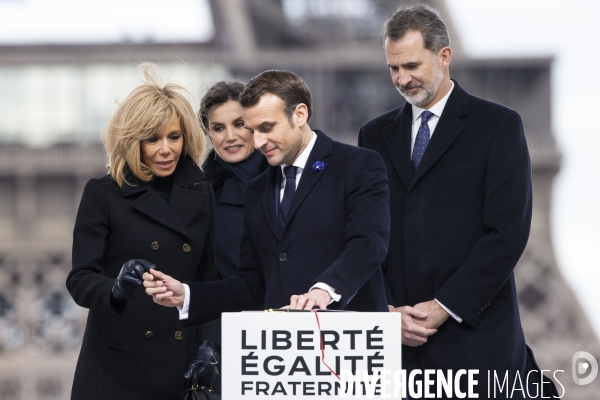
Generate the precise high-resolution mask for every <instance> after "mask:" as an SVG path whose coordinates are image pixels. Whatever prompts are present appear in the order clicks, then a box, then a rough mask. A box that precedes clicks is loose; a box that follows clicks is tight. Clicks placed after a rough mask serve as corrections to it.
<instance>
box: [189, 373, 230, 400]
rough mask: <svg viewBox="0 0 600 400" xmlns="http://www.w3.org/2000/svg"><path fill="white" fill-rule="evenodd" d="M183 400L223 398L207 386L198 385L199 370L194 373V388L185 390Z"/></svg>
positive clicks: (215, 399)
mask: <svg viewBox="0 0 600 400" xmlns="http://www.w3.org/2000/svg"><path fill="white" fill-rule="evenodd" d="M181 400H221V396H220V395H218V394H216V393H215V392H213V391H212V389H211V388H207V387H206V386H198V372H196V373H194V378H193V383H192V388H191V389H188V390H186V391H185V392H183V396H182V397H181Z"/></svg>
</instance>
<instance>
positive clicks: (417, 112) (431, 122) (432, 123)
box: [410, 81, 454, 154]
mask: <svg viewBox="0 0 600 400" xmlns="http://www.w3.org/2000/svg"><path fill="white" fill-rule="evenodd" d="M450 83H452V87H450V90H449V91H448V93H446V95H445V96H444V97H442V99H441V100H440V101H438V102H437V103H435V104H434V105H433V106H432V107H431V108H430V109H429V110H428V111H430V112H432V113H433V115H432V116H431V117H429V119H428V120H427V125H428V126H429V135H430V136H429V138H430V139H431V136H433V131H434V130H435V127H436V126H437V124H438V121H439V120H440V117H441V116H442V112H443V111H444V108H445V107H446V103H447V102H448V97H450V93H452V89H454V82H452V81H450ZM411 106H412V134H411V140H410V153H411V154H412V150H413V147H415V140H416V139H417V132H419V127H420V126H421V114H422V113H423V111H425V109H424V108H420V107H417V106H415V105H411Z"/></svg>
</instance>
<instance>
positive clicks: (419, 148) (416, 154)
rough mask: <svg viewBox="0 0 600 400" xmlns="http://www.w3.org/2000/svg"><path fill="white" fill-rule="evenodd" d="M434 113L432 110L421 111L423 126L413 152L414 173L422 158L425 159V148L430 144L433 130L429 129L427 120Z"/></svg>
mask: <svg viewBox="0 0 600 400" xmlns="http://www.w3.org/2000/svg"><path fill="white" fill-rule="evenodd" d="M433 115H434V114H433V113H432V112H431V111H423V112H422V113H421V126H419V131H418V132H417V138H416V139H415V146H414V147H413V154H412V169H413V173H415V172H417V169H418V168H419V164H421V160H422V159H423V154H425V149H426V148H427V145H428V144H429V138H430V137H431V132H430V131H429V125H427V121H428V120H429V118H431V117H432V116H433Z"/></svg>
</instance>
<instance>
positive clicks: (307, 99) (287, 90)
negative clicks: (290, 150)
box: [240, 70, 312, 124]
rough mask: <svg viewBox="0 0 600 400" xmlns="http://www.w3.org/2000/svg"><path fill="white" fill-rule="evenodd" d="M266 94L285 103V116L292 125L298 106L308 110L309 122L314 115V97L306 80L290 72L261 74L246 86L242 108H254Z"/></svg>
mask: <svg viewBox="0 0 600 400" xmlns="http://www.w3.org/2000/svg"><path fill="white" fill-rule="evenodd" d="M264 94H272V95H275V96H277V97H279V98H280V99H281V100H283V102H284V103H285V115H286V117H287V119H288V121H290V124H292V114H293V113H294V110H295V109H296V106H297V105H298V104H301V103H302V104H305V105H306V107H307V108H308V119H307V121H308V120H310V116H311V115H312V97H311V94H310V90H309V89H308V86H307V85H306V82H304V79H302V78H301V77H299V76H298V75H296V74H295V73H293V72H290V71H280V70H268V71H265V72H262V73H260V74H259V75H257V76H255V77H254V78H252V79H250V82H248V84H247V85H246V88H245V89H244V91H243V92H242V95H241V97H240V103H241V105H242V107H252V106H254V105H256V104H258V102H259V101H260V98H261V97H262V96H263V95H264Z"/></svg>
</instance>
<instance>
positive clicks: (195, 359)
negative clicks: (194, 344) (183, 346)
mask: <svg viewBox="0 0 600 400" xmlns="http://www.w3.org/2000/svg"><path fill="white" fill-rule="evenodd" d="M220 360H221V357H220V356H219V351H218V350H217V345H216V344H214V343H213V342H211V341H210V340H204V341H202V343H201V344H200V346H198V348H197V349H196V351H194V355H193V356H192V362H191V364H190V365H188V367H187V369H186V370H185V374H184V375H183V376H184V377H185V378H186V379H192V378H193V379H194V384H197V385H198V386H200V387H202V386H204V387H206V388H210V387H211V386H212V384H213V382H214V381H215V379H216V378H217V375H219V362H220ZM194 376H196V377H194ZM196 380H197V381H196Z"/></svg>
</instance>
